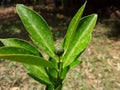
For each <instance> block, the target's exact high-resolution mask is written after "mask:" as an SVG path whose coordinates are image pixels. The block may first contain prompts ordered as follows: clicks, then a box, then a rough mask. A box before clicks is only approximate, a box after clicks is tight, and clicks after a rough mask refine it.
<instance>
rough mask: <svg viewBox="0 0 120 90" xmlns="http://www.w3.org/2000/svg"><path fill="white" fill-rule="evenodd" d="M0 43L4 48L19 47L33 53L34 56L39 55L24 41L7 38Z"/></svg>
mask: <svg viewBox="0 0 120 90" xmlns="http://www.w3.org/2000/svg"><path fill="white" fill-rule="evenodd" d="M0 41H1V42H2V43H3V44H4V45H5V46H13V47H21V48H24V49H27V50H28V51H30V52H32V53H34V54H35V55H38V56H39V55H40V53H39V51H38V50H37V49H36V48H35V47H34V46H33V45H31V44H30V43H28V42H27V41H25V40H21V39H17V38H8V39H0Z"/></svg>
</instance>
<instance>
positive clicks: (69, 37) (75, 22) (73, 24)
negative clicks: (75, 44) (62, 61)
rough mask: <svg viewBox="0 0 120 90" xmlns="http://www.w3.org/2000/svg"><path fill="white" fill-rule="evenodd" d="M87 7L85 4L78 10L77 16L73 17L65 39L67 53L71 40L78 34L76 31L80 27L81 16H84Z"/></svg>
mask: <svg viewBox="0 0 120 90" xmlns="http://www.w3.org/2000/svg"><path fill="white" fill-rule="evenodd" d="M85 6H86V2H85V3H84V5H83V6H82V7H81V8H80V9H79V10H78V12H77V13H76V14H75V16H74V17H73V19H72V20H71V22H70V24H69V27H68V30H67V33H66V36H65V39H64V49H65V52H66V50H67V48H68V47H69V45H70V44H71V40H72V38H73V37H74V34H75V32H76V29H77V27H78V24H79V21H80V19H81V16H82V14H83V11H84V8H85Z"/></svg>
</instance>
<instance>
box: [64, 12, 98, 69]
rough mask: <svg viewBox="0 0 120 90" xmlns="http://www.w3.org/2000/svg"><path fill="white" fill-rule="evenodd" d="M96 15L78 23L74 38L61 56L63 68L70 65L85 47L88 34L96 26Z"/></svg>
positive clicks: (88, 37)
mask: <svg viewBox="0 0 120 90" xmlns="http://www.w3.org/2000/svg"><path fill="white" fill-rule="evenodd" d="M96 20H97V15H96V14H92V15H89V16H86V17H84V18H82V19H81V20H80V22H79V25H78V27H77V30H76V32H75V35H74V38H73V39H72V40H71V44H70V46H69V47H68V49H67V51H66V52H65V53H64V54H63V57H62V60H63V62H64V63H63V67H66V66H68V65H70V64H71V63H72V62H73V61H74V60H75V59H76V57H77V56H78V55H79V54H80V53H81V52H82V51H83V50H84V49H85V48H86V47H87V45H88V43H89V41H90V37H91V36H90V34H91V32H92V30H93V28H94V26H95V24H96Z"/></svg>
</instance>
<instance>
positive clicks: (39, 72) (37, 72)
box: [24, 64, 52, 85]
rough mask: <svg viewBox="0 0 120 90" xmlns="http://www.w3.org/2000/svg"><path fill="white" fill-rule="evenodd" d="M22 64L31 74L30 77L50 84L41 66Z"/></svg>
mask: <svg viewBox="0 0 120 90" xmlns="http://www.w3.org/2000/svg"><path fill="white" fill-rule="evenodd" d="M24 66H25V67H26V68H27V70H28V73H29V75H32V77H33V76H34V79H37V80H38V81H39V82H40V83H43V84H47V85H48V84H52V83H51V81H50V80H49V76H48V75H47V73H46V70H45V69H44V68H43V67H41V66H35V65H28V64H25V65H24Z"/></svg>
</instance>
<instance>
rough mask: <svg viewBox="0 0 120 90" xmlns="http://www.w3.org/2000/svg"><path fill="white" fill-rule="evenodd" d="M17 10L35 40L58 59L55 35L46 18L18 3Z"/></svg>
mask: <svg viewBox="0 0 120 90" xmlns="http://www.w3.org/2000/svg"><path fill="white" fill-rule="evenodd" d="M16 8H17V12H18V14H19V16H20V18H21V20H22V22H23V24H24V26H25V28H26V30H27V31H28V33H29V34H30V38H31V39H32V40H33V42H34V43H35V44H36V45H37V46H38V47H40V48H41V49H42V50H43V51H44V52H46V53H47V54H48V55H49V56H51V57H52V58H54V59H55V60H56V61H57V60H58V57H57V56H56V55H55V48H54V42H53V36H52V33H51V31H50V28H49V26H48V25H47V23H46V22H45V20H44V19H43V18H42V17H41V16H40V15H38V14H37V13H36V12H34V11H33V10H31V9H29V8H27V7H25V6H23V5H20V4H17V6H16Z"/></svg>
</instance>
